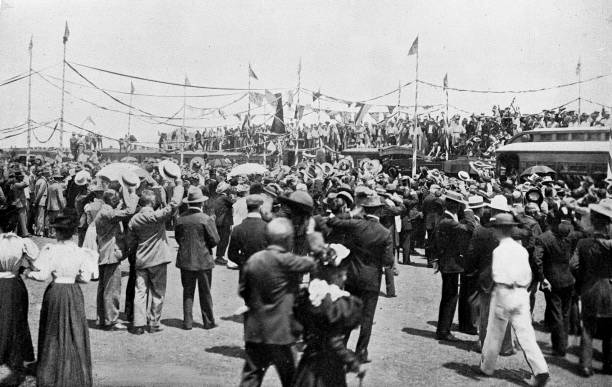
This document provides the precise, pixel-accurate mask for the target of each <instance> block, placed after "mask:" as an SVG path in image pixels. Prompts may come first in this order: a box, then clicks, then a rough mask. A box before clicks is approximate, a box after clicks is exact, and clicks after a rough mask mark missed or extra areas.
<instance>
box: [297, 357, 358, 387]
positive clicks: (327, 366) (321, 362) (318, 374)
mask: <svg viewBox="0 0 612 387" xmlns="http://www.w3.org/2000/svg"><path fill="white" fill-rule="evenodd" d="M292 386H293V387H344V386H346V371H345V370H344V364H343V363H342V362H341V361H340V360H339V359H338V358H337V357H336V356H335V355H333V354H330V353H324V352H317V353H309V351H308V350H306V351H305V352H304V355H303V356H302V359H301V360H300V363H299V364H298V367H297V370H296V372H295V377H294V379H293V383H292Z"/></svg>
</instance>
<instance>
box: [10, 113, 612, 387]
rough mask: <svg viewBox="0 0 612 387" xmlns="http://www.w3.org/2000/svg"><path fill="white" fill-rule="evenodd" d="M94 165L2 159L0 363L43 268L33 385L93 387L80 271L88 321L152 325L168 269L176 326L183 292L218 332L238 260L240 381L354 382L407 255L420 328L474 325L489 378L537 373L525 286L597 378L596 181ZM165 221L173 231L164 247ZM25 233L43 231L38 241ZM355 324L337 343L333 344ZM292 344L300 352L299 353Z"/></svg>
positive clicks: (604, 322) (607, 296)
mask: <svg viewBox="0 0 612 387" xmlns="http://www.w3.org/2000/svg"><path fill="white" fill-rule="evenodd" d="M502 116H503V115H502ZM111 165H112V164H111ZM100 168H101V165H100V164H93V163H79V162H70V163H65V162H56V163H53V162H51V163H49V165H44V164H43V163H40V165H34V166H32V167H31V168H29V169H26V168H25V166H24V165H21V164H19V163H15V162H13V163H11V162H6V163H5V165H4V168H3V176H2V182H1V184H0V188H1V190H0V206H2V207H1V208H0V211H2V214H0V215H2V216H0V221H1V225H0V226H1V227H2V231H3V233H2V234H1V236H0V328H1V329H0V333H1V336H0V355H1V356H2V358H1V359H0V363H6V364H8V365H9V366H10V367H11V368H12V369H14V370H16V371H21V370H23V369H24V367H25V365H27V364H29V363H31V362H33V361H34V360H35V359H34V352H33V349H32V340H31V335H30V330H29V326H28V323H27V321H28V306H29V303H28V294H27V289H26V287H25V285H24V281H23V279H24V278H26V279H33V280H38V281H45V280H47V279H49V278H51V279H52V280H51V282H50V284H49V286H48V288H47V291H46V292H45V295H44V298H43V301H42V309H41V314H40V328H39V336H38V348H39V350H38V356H37V357H38V359H37V363H36V364H37V366H36V368H35V372H36V377H37V382H38V384H39V385H80V386H86V385H92V383H93V380H92V361H91V348H90V342H89V334H88V326H87V320H86V318H85V309H84V305H85V302H87V301H86V300H84V299H83V295H82V293H81V290H80V287H79V285H78V282H88V281H90V280H91V279H92V278H94V279H97V281H98V294H97V298H96V301H95V302H96V306H97V316H98V324H99V326H100V327H101V328H102V329H107V330H125V329H127V330H129V332H130V333H132V334H134V335H142V334H145V332H149V333H151V334H157V333H158V332H160V331H162V330H163V327H162V326H161V324H160V321H161V315H162V313H163V306H164V302H165V299H164V298H165V293H166V285H167V272H168V264H169V263H171V262H175V265H176V266H177V268H178V269H179V270H180V272H181V284H182V287H183V312H184V315H183V328H184V329H186V330H191V329H192V328H193V324H194V319H193V301H194V294H195V289H196V287H197V289H198V292H199V300H200V311H201V315H202V323H203V327H204V329H215V328H216V327H217V324H216V322H215V315H214V309H213V300H212V297H211V293H210V286H211V279H212V270H213V268H214V267H215V265H224V266H227V267H228V268H231V269H236V270H238V271H239V275H238V277H239V280H238V282H239V283H238V288H239V295H240V296H241V297H242V298H243V300H244V308H242V311H241V312H242V314H243V316H244V341H245V351H246V360H245V364H244V368H243V370H242V375H241V385H243V386H258V385H260V384H261V382H262V380H263V377H264V375H265V372H266V370H267V369H268V367H269V366H270V365H274V366H275V367H276V368H277V370H278V372H279V376H280V379H281V383H282V385H283V386H342V385H346V373H347V372H355V373H357V374H358V375H361V376H363V371H362V367H361V365H362V364H364V363H368V362H370V360H371V358H370V353H369V352H368V347H369V343H370V341H371V340H372V339H373V340H376V337H375V335H374V336H372V326H373V324H374V321H375V318H376V311H377V302H378V298H379V290H380V288H381V285H382V282H383V279H384V282H385V293H384V294H385V296H386V297H395V295H396V289H395V279H394V277H395V276H396V275H398V265H400V264H405V265H410V264H411V263H412V257H413V256H414V255H415V254H418V253H417V251H416V249H417V248H419V249H420V248H424V251H425V253H424V254H425V256H426V257H427V261H428V266H429V267H431V268H432V269H433V270H435V271H436V272H439V273H440V275H441V277H442V289H441V301H440V306H439V317H438V322H437V330H436V338H437V339H438V340H441V341H455V340H457V338H456V337H455V336H454V335H453V334H452V332H451V326H452V321H453V319H454V316H455V313H456V310H457V309H458V318H459V329H460V331H462V332H464V333H466V334H469V335H474V336H477V339H476V341H475V344H474V345H475V349H477V350H479V351H480V352H481V353H482V356H481V359H480V365H479V366H478V367H476V370H475V371H476V372H479V373H482V374H484V375H492V374H493V371H494V370H495V360H496V358H497V356H498V355H500V354H502V355H512V354H514V353H515V352H517V351H522V352H523V353H524V354H525V359H526V361H527V362H528V364H529V367H530V369H531V370H532V372H533V378H532V381H531V383H532V384H533V385H538V386H543V385H545V384H546V383H547V382H548V381H549V378H550V375H549V369H548V366H547V364H546V360H545V358H544V356H543V353H542V351H541V349H540V347H539V345H538V343H537V342H536V338H535V333H534V329H533V321H537V319H535V316H534V313H533V311H534V302H535V300H536V297H535V295H536V292H537V291H538V290H541V291H543V292H544V295H545V300H546V313H545V316H544V317H545V319H544V325H545V327H546V329H548V330H549V331H550V334H551V343H552V348H553V353H552V355H555V356H565V355H566V353H567V350H568V337H569V336H570V335H579V336H580V337H581V354H580V364H579V365H577V367H579V372H580V373H581V374H582V375H583V376H585V377H589V376H591V375H592V374H593V367H592V359H593V339H594V338H595V337H600V338H601V339H602V353H603V372H605V373H608V374H610V373H612V308H611V306H612V260H610V257H611V256H612V253H611V249H612V242H611V238H612V226H611V224H612V223H611V222H612V181H597V182H596V181H593V179H591V178H589V177H584V179H582V180H580V184H579V185H577V186H571V187H570V186H568V184H566V182H565V181H563V180H560V179H558V178H556V177H554V175H552V176H551V175H550V174H547V175H537V174H534V175H531V176H523V177H509V176H503V177H495V176H486V177H484V176H479V177H475V176H470V175H469V174H468V173H467V172H462V173H460V174H459V175H458V176H457V177H455V176H447V175H445V174H444V173H443V172H440V171H437V170H427V168H424V167H422V168H420V170H419V173H418V175H416V176H403V175H401V174H399V175H397V176H389V175H388V174H386V173H384V172H383V171H382V170H373V169H368V168H365V169H364V168H361V167H359V166H353V165H351V164H349V163H345V162H342V160H340V161H338V162H337V163H335V164H334V165H331V168H321V167H320V166H318V165H316V164H315V163H314V162H306V161H304V162H301V163H298V164H297V165H296V166H294V167H288V166H279V167H277V168H276V169H274V170H273V171H270V172H266V173H257V174H245V175H232V174H231V172H230V170H229V167H212V166H208V165H206V164H201V163H193V164H191V165H184V166H183V168H181V166H179V165H177V164H175V163H174V162H172V161H171V160H169V159H163V160H148V161H146V162H143V163H142V164H140V165H138V168H133V169H130V168H126V169H121V170H120V173H119V174H117V175H114V177H109V176H107V175H103V174H101V173H100ZM136 170H137V171H144V172H145V173H137V172H136ZM321 171H323V172H322V173H321ZM167 230H174V235H175V239H176V242H177V244H178V252H177V253H176V254H175V253H173V252H172V250H171V249H170V246H169V242H168V236H167ZM11 231H16V233H14V232H11ZM32 234H34V235H38V236H47V237H50V238H55V239H56V242H55V243H50V244H47V245H45V246H43V247H42V248H39V247H37V246H36V245H35V244H34V243H32V240H31V239H30V238H29V237H30V236H31V235H32ZM18 235H20V236H18ZM126 259H127V261H128V263H129V268H130V273H129V277H128V283H127V290H126V294H125V298H124V303H123V304H124V310H125V315H126V316H127V319H126V321H122V320H120V319H119V310H120V304H121V302H120V301H121V298H122V297H121V269H120V265H121V263H122V262H123V261H124V260H126ZM459 284H461V286H459ZM578 305H581V308H580V307H578ZM296 327H300V329H296ZM357 328H358V329H359V337H358V340H357V344H356V347H355V350H354V351H352V350H350V349H349V348H348V347H347V343H348V339H349V336H350V335H351V331H352V330H354V329H357ZM162 334H163V333H162ZM300 339H301V340H302V341H303V343H304V344H305V348H304V350H303V354H302V356H301V358H300V360H299V363H298V364H296V360H295V357H294V348H295V343H296V342H297V341H298V340H300ZM476 361H477V359H475V362H476Z"/></svg>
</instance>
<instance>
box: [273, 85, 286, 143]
mask: <svg viewBox="0 0 612 387" xmlns="http://www.w3.org/2000/svg"><path fill="white" fill-rule="evenodd" d="M274 98H275V99H276V100H277V104H276V114H275V115H274V121H272V127H271V128H270V131H271V132H273V133H285V119H284V116H283V95H282V94H281V93H276V94H275V95H274Z"/></svg>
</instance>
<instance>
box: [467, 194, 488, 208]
mask: <svg viewBox="0 0 612 387" xmlns="http://www.w3.org/2000/svg"><path fill="white" fill-rule="evenodd" d="M467 203H468V207H469V208H471V209H477V208H482V207H484V206H485V202H484V198H483V197H482V196H480V195H472V196H470V197H469V198H468V202H467Z"/></svg>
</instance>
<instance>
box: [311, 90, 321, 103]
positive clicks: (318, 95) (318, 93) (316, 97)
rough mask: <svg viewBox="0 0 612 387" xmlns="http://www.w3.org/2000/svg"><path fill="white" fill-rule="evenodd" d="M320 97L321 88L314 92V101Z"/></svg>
mask: <svg viewBox="0 0 612 387" xmlns="http://www.w3.org/2000/svg"><path fill="white" fill-rule="evenodd" d="M319 98H321V90H319V91H315V92H314V93H312V102H316V100H318V99H319Z"/></svg>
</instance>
